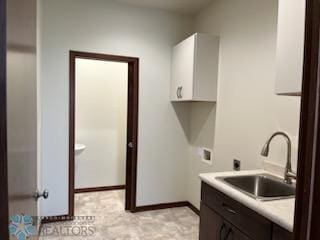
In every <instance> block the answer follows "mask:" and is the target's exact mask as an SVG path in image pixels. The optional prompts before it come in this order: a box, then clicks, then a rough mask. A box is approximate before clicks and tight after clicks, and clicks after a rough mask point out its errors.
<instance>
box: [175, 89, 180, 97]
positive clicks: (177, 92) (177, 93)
mask: <svg viewBox="0 0 320 240" xmlns="http://www.w3.org/2000/svg"><path fill="white" fill-rule="evenodd" d="M179 89H180V87H178V88H177V91H176V95H177V98H180V97H179Z"/></svg>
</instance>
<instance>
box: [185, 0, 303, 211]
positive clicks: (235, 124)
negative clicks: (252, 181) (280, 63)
mask: <svg viewBox="0 0 320 240" xmlns="http://www.w3.org/2000/svg"><path fill="white" fill-rule="evenodd" d="M196 30H197V31H198V32H203V33H210V34H213V35H218V36H220V66H219V82H218V101H217V105H216V109H213V110H212V111H213V112H212V114H209V115H208V117H207V118H201V119H200V121H202V122H205V123H206V124H208V122H210V128H214V129H211V130H210V131H207V128H206V127H203V128H202V130H200V131H199V130H197V131H198V132H199V133H198V135H199V136H201V135H204V136H205V137H202V139H203V140H201V141H198V142H196V143H195V144H194V145H195V147H196V146H199V145H200V146H201V145H209V146H213V148H214V152H213V159H214V160H213V161H214V162H213V166H212V167H210V166H205V165H204V164H203V163H201V161H200V159H199V158H198V157H197V156H196V153H195V151H196V148H194V149H193V150H192V153H191V154H192V156H193V158H191V163H190V168H189V169H190V178H189V201H191V202H192V203H193V204H195V205H196V206H199V201H200V197H199V196H200V181H199V180H196V177H197V176H198V174H199V173H200V172H208V171H225V170H231V169H232V164H233V159H234V158H236V159H239V160H241V162H242V169H255V168H259V167H261V166H262V161H263V160H264V158H263V157H261V156H260V151H261V148H262V146H263V144H264V143H265V141H266V139H267V138H268V137H269V136H270V135H271V134H272V133H273V132H275V131H278V130H281V131H285V132H287V133H288V134H289V135H290V136H291V138H292V140H293V141H294V149H293V161H294V166H295V167H296V159H297V135H298V124H299V112H300V111H299V110H300V109H299V108H300V98H299V97H284V96H276V95H275V94H274V92H275V63H276V59H275V56H276V55H275V53H276V31H277V1H276V0H270V1H264V0H238V1H234V0H215V1H214V2H213V3H212V4H211V6H209V7H207V8H206V9H204V10H203V11H202V12H200V13H199V14H198V15H197V17H196ZM198 111H202V112H205V111H207V110H206V109H205V108H204V109H203V110H198ZM214 111H216V112H215V113H214ZM191 117H192V118H195V116H194V114H192V116H191ZM195 122H196V123H197V122H199V120H197V119H196V121H195ZM214 125H215V127H213V126H214ZM204 126H206V125H204ZM190 129H191V131H194V130H195V128H192V127H191V128H190ZM285 159H286V144H285V142H284V141H283V139H281V138H278V139H275V140H274V142H273V143H272V146H271V148H270V156H269V157H268V159H267V160H269V161H272V162H274V163H277V164H281V165H284V164H285Z"/></svg>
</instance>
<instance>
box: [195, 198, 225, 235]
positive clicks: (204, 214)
mask: <svg viewBox="0 0 320 240" xmlns="http://www.w3.org/2000/svg"><path fill="white" fill-rule="evenodd" d="M227 230H228V229H227V226H226V224H225V223H224V222H223V219H222V218H221V217H220V216H219V215H218V214H216V213H215V212H214V211H212V210H211V209H210V208H208V207H207V206H206V205H205V204H201V208H200V238H199V239H200V240H225V238H226V236H227Z"/></svg>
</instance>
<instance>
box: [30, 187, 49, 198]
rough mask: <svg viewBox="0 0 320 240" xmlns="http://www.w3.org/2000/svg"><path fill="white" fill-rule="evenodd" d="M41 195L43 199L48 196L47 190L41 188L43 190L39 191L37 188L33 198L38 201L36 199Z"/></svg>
mask: <svg viewBox="0 0 320 240" xmlns="http://www.w3.org/2000/svg"><path fill="white" fill-rule="evenodd" d="M41 197H43V198H44V199H47V198H48V197H49V190H47V189H45V190H43V192H40V191H39V190H37V191H36V192H35V194H34V198H35V199H36V201H38V199H39V198H41Z"/></svg>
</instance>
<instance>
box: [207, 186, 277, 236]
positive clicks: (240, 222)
mask: <svg viewBox="0 0 320 240" xmlns="http://www.w3.org/2000/svg"><path fill="white" fill-rule="evenodd" d="M201 200H202V202H203V203H204V204H206V205H207V206H208V207H209V208H211V209H212V210H214V211H215V212H217V213H218V214H220V216H222V217H223V218H224V219H226V220H227V221H229V222H230V223H232V224H233V225H235V226H237V228H239V229H240V230H241V231H242V232H244V233H245V234H247V235H248V236H249V237H250V238H252V239H257V240H270V239H271V236H272V223H271V222H270V221H269V220H268V219H266V218H264V217H262V216H260V215H259V214H257V213H256V212H254V211H253V210H251V209H249V208H247V207H245V206H244V205H242V204H240V203H239V202H237V201H235V200H233V199H231V198H230V197H227V196H226V195H224V194H223V193H221V192H219V191H217V190H216V189H214V188H213V187H211V186H209V185H208V184H206V183H202V190H201Z"/></svg>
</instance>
